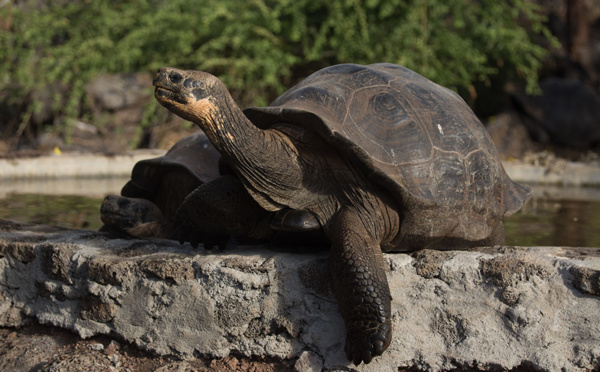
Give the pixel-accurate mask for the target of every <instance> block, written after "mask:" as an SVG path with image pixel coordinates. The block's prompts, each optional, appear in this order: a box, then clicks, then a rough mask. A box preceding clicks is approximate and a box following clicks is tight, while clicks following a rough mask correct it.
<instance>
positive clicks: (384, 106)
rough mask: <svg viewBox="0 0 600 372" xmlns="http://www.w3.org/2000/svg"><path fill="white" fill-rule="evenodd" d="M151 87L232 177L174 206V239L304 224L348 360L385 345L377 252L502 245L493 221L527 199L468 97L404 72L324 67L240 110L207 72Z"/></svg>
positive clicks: (163, 79)
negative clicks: (321, 252)
mask: <svg viewBox="0 0 600 372" xmlns="http://www.w3.org/2000/svg"><path fill="white" fill-rule="evenodd" d="M154 85H155V87H156V88H155V97H156V99H157V100H158V102H160V103H161V104H162V105H163V106H165V107H166V108H168V109H169V110H171V111H172V112H174V113H175V114H177V115H179V116H180V117H182V118H184V119H187V120H190V121H192V122H194V123H196V124H197V125H198V126H199V127H200V128H201V129H202V130H203V131H204V132H205V133H206V135H207V136H208V138H209V139H210V141H211V142H212V143H213V144H214V146H215V147H216V148H217V150H218V151H219V152H220V153H221V155H222V159H223V161H224V162H225V163H226V164H227V165H228V166H229V167H230V168H231V169H232V170H233V173H234V175H228V176H225V177H220V178H217V179H216V180H214V181H213V182H209V183H207V184H205V185H202V186H200V187H198V188H197V189H196V190H194V191H193V192H192V193H191V194H190V195H189V196H188V197H187V198H186V199H185V200H184V202H183V203H182V205H181V207H180V208H179V210H178V211H177V213H176V218H175V225H176V229H178V230H177V233H176V234H175V235H177V237H178V238H179V239H180V240H188V241H192V242H199V241H203V240H205V239H206V238H207V237H209V236H211V235H214V234H223V235H227V234H232V235H247V234H250V233H252V232H253V229H254V228H255V227H256V226H257V225H256V223H255V221H258V220H260V219H261V218H262V216H264V214H268V213H273V212H276V211H281V210H292V211H299V212H300V214H302V213H304V214H305V215H309V216H315V217H316V219H317V220H318V222H319V223H320V226H321V227H322V228H323V230H324V232H325V234H326V235H327V237H328V239H329V240H330V242H331V250H330V259H329V262H330V271H331V276H332V281H333V287H334V290H335V293H336V297H337V299H338V302H339V305H340V309H341V312H342V316H343V318H344V321H345V324H346V347H345V350H346V354H347V356H348V358H349V359H350V360H352V361H353V362H354V363H355V364H356V365H358V364H360V363H361V362H365V363H369V362H370V361H371V360H372V358H373V357H374V356H377V355H381V354H382V353H383V352H384V350H385V349H386V348H387V347H388V346H389V344H390V341H391V337H392V329H391V296H390V290H389V287H388V282H387V279H386V271H385V264H384V260H383V255H382V252H389V251H413V250H417V249H422V248H434V249H457V248H464V247H470V246H486V245H499V244H503V243H504V228H503V225H502V222H501V220H502V218H503V217H507V216H509V215H511V214H513V213H515V212H516V211H517V210H518V209H519V208H520V207H521V206H522V205H523V203H525V202H526V201H527V200H528V198H529V195H530V191H529V190H528V189H527V188H526V187H523V186H521V185H518V184H516V183H514V182H513V181H512V180H511V179H510V178H509V177H508V176H507V174H506V173H505V171H504V169H503V167H502V164H501V162H500V160H499V158H498V155H497V153H496V150H495V148H494V145H493V144H492V141H491V140H490V138H489V136H488V134H487V132H486V129H485V128H484V127H483V126H482V124H481V123H480V122H479V120H478V119H477V118H476V117H475V115H474V114H473V112H472V111H471V110H470V109H469V107H468V106H467V105H466V104H465V102H464V101H463V100H462V99H461V98H460V97H459V96H458V95H457V94H456V93H454V92H452V91H451V90H449V89H446V88H443V87H441V86H439V85H437V84H435V83H433V82H431V81H430V80H428V79H426V78H424V77H423V76H421V75H419V74H417V73H415V72H413V71H411V70H409V69H407V68H405V67H402V66H397V65H392V64H374V65H368V66H361V65H355V64H343V65H336V66H331V67H328V68H325V69H322V70H320V71H317V72H316V73H314V74H312V75H310V76H309V77H307V78H306V79H304V80H303V81H301V82H300V83H299V84H297V85H296V86H295V87H293V88H291V89H290V90H289V91H287V92H286V93H284V94H283V95H281V96H280V97H279V98H277V99H276V100H275V101H273V103H272V104H271V105H270V106H268V107H260V108H249V109H246V110H245V111H242V110H241V109H240V108H239V107H238V106H237V105H236V104H235V102H234V100H233V98H232V97H231V95H230V94H229V92H228V90H227V88H226V87H225V86H224V84H223V83H222V82H221V81H220V80H219V79H217V78H216V77H215V76H213V75H210V74H208V73H205V72H200V71H184V70H179V69H176V68H169V67H167V68H161V69H160V70H159V71H158V73H157V75H156V76H155V78H154ZM222 189H226V191H225V192H223V191H220V190H222ZM240 193H247V194H249V195H250V196H251V197H252V199H253V200H255V201H256V202H257V205H259V206H260V207H259V208H256V207H254V206H247V205H245V204H244V203H241V202H240V199H238V198H236V195H239V194H240ZM232 211H235V212H234V213H232ZM298 229H300V230H301V229H302V226H301V225H299V226H298ZM261 234H263V233H262V232H261V233H258V234H257V235H261Z"/></svg>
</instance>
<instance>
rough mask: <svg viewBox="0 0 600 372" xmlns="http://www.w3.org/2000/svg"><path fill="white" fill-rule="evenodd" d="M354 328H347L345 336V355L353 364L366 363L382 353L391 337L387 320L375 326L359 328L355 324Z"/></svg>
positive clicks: (389, 324) (389, 323)
mask: <svg viewBox="0 0 600 372" xmlns="http://www.w3.org/2000/svg"><path fill="white" fill-rule="evenodd" d="M352 328H354V330H352V331H350V330H348V335H347V336H346V348H345V350H346V356H347V357H348V360H351V361H352V362H353V363H354V364H355V365H357V366H358V365H359V364H360V363H363V362H364V363H365V364H368V363H369V362H371V360H372V359H373V358H374V357H376V356H379V355H381V354H383V352H384V351H385V350H386V349H387V348H388V346H389V345H390V341H391V339H392V332H391V329H392V326H391V322H390V321H389V320H388V321H386V322H385V323H381V324H379V325H377V326H376V327H374V328H373V327H371V328H368V327H365V328H360V326H359V324H357V325H356V326H355V327H352Z"/></svg>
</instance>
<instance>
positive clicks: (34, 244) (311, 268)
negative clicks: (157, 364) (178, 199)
mask: <svg viewBox="0 0 600 372" xmlns="http://www.w3.org/2000/svg"><path fill="white" fill-rule="evenodd" d="M385 260H386V263H387V265H388V266H389V273H388V279H389V281H390V287H391V291H392V296H393V322H394V339H393V342H392V344H391V346H390V348H389V349H388V350H387V351H386V352H385V354H384V355H383V356H382V357H379V358H377V359H375V360H374V361H373V362H372V363H371V364H369V365H368V366H364V365H361V366H359V367H354V366H353V365H351V364H349V363H348V362H347V361H346V360H345V356H344V353H343V345H344V337H345V331H344V327H343V322H342V319H341V316H340V313H339V310H338V306H337V303H336V302H335V300H334V298H333V296H332V292H331V288H330V285H329V282H330V281H329V279H328V273H327V251H326V249H321V250H318V249H315V248H311V249H308V248H301V247H297V248H295V249H293V250H292V249H289V248H287V249H283V248H281V249H278V248H276V247H268V246H241V247H231V248H229V249H227V250H225V251H224V252H222V251H205V250H201V249H200V250H194V249H192V248H191V247H189V246H187V245H183V246H181V245H179V244H177V243H175V242H171V241H166V240H129V239H122V238H117V237H114V236H110V235H107V234H105V233H98V232H93V231H86V230H61V229H57V228H51V227H47V226H35V225H23V224H17V223H12V222H9V221H0V326H5V327H6V326H19V325H22V324H24V322H25V321H26V320H27V319H31V318H34V319H36V320H37V321H39V322H40V323H42V324H47V325H52V326H56V327H61V328H65V329H69V330H72V331H75V332H77V333H78V334H79V335H80V336H81V337H83V338H88V337H92V336H94V335H102V334H104V335H109V334H110V335H112V336H116V337H118V338H120V339H121V340H122V341H125V342H131V343H133V344H135V345H137V346H138V347H139V348H141V349H143V350H149V351H152V352H154V353H157V354H160V355H171V356H174V357H177V358H180V359H184V360H193V359H194V358H196V357H199V356H202V357H213V358H219V357H226V356H228V355H237V356H247V357H253V356H260V357H268V358H278V359H287V360H297V361H296V362H295V366H296V368H302V369H304V370H307V371H308V370H318V369H319V368H320V367H321V366H323V368H324V369H326V370H327V369H329V370H335V369H338V370H348V369H351V368H352V369H356V370H359V371H396V370H398V368H399V367H401V368H414V369H415V370H428V371H441V370H451V369H454V368H476V369H482V370H499V369H507V370H509V369H512V368H515V367H521V368H526V369H532V370H548V371H556V370H561V369H562V370H568V371H579V370H581V371H587V370H594V369H595V370H598V369H600V249H598V248H549V247H535V248H518V247H504V248H481V249H479V250H476V251H446V252H439V251H420V252H416V253H414V254H412V255H406V254H390V255H385Z"/></svg>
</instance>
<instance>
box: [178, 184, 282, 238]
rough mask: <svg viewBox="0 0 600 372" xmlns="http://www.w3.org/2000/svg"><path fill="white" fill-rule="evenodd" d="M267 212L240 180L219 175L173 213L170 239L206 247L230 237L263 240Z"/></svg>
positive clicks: (267, 228) (269, 231)
mask: <svg viewBox="0 0 600 372" xmlns="http://www.w3.org/2000/svg"><path fill="white" fill-rule="evenodd" d="M269 217H270V215H269V212H267V211H266V210H264V209H263V208H261V207H260V205H258V203H256V201H255V200H254V199H252V197H250V195H249V194H248V192H247V191H246V189H245V188H244V186H243V185H242V183H241V181H240V180H239V179H238V178H237V177H235V176H233V175H225V176H221V177H219V178H217V179H215V180H213V181H211V182H208V183H205V184H203V185H201V186H199V187H198V188H196V189H195V190H194V191H192V192H191V193H190V194H189V195H188V196H187V197H186V198H185V200H184V201H183V203H181V206H180V207H179V209H178V210H177V212H176V213H175V221H174V223H173V228H172V230H171V234H170V236H169V237H170V238H171V239H176V240H179V241H180V242H184V241H189V242H190V243H191V244H192V245H193V246H196V245H198V243H200V242H201V243H203V244H204V246H205V248H212V246H213V245H216V244H218V245H220V246H222V245H224V243H225V242H226V240H227V238H228V237H229V236H236V237H240V236H245V237H250V238H255V239H262V238H266V237H268V236H269V235H270V234H272V230H271V228H270V227H269Z"/></svg>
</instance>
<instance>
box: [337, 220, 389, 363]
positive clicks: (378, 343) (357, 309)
mask: <svg viewBox="0 0 600 372" xmlns="http://www.w3.org/2000/svg"><path fill="white" fill-rule="evenodd" d="M329 236H330V239H331V241H332V248H331V253H330V257H329V262H330V267H331V275H332V279H333V285H334V290H335V294H336V297H337V299H338V303H339V305H340V309H341V312H342V317H343V318H344V321H345V323H346V355H347V357H348V359H349V360H352V361H353V362H354V364H355V365H359V364H360V363H361V362H365V363H369V362H370V361H371V359H372V358H373V357H374V356H377V355H381V354H382V353H383V352H384V351H385V349H387V347H388V346H389V344H390V341H391V339H392V323H391V294H390V289H389V286H388V282H387V277H386V273H385V268H384V261H383V254H382V252H381V248H380V246H379V242H378V241H376V239H374V238H373V237H372V236H371V234H370V233H369V232H368V231H367V230H366V228H365V226H364V224H363V223H362V221H361V220H360V218H359V217H358V215H357V214H356V213H354V212H353V211H352V210H343V211H341V212H340V213H339V214H338V215H337V216H336V218H335V219H334V221H333V223H332V224H331V228H330V233H329Z"/></svg>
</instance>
